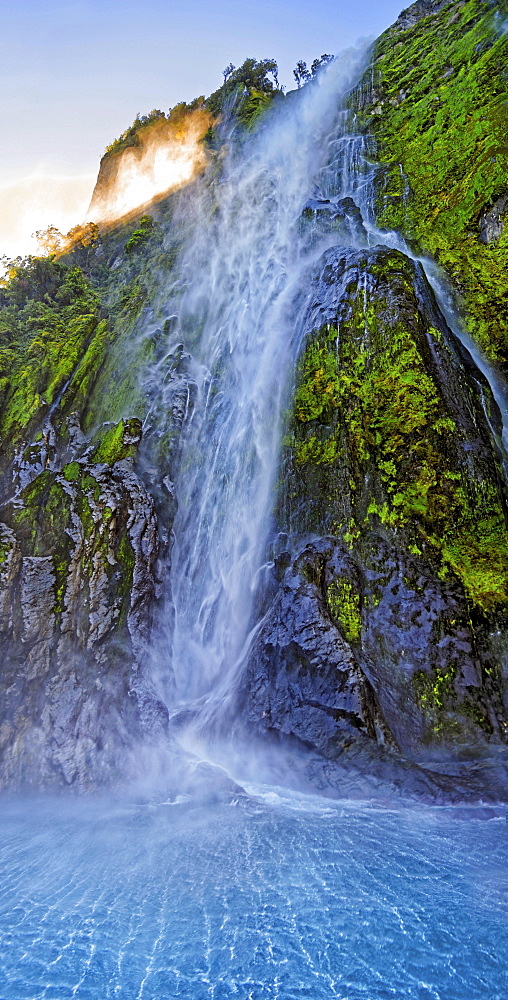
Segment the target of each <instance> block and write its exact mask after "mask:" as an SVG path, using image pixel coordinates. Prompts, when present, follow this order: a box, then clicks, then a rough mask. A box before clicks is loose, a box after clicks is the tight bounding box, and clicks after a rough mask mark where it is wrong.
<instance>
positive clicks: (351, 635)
mask: <svg viewBox="0 0 508 1000" xmlns="http://www.w3.org/2000/svg"><path fill="white" fill-rule="evenodd" d="M326 599H327V601H328V607H329V608H330V612H331V614H332V616H333V618H335V620H336V621H337V622H338V623H339V626H340V630H341V632H342V634H343V636H344V638H345V639H346V641H347V642H359V641H360V639H361V634H362V616H361V612H360V596H359V594H358V592H357V591H356V590H355V588H354V587H353V585H352V583H351V582H350V581H349V580H348V579H347V578H346V577H339V578H338V579H336V580H333V581H332V583H330V584H329V586H328V588H327V592H326Z"/></svg>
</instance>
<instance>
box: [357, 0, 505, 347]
mask: <svg viewBox="0 0 508 1000" xmlns="http://www.w3.org/2000/svg"><path fill="white" fill-rule="evenodd" d="M507 16H508V7H507V6H506V3H494V2H488V0H452V2H448V3H441V2H439V3H431V2H428V3H423V2H421V3H415V4H413V5H412V6H411V7H409V8H408V9H407V10H406V11H404V12H403V14H402V15H401V16H400V18H399V19H398V20H397V21H396V22H395V24H394V25H393V27H392V28H390V29H389V30H388V31H386V32H385V33H384V34H383V35H382V36H381V38H380V39H379V40H378V42H377V43H376V45H375V48H374V61H373V65H372V67H371V69H370V70H369V71H368V73H367V74H366V75H365V77H364V80H363V81H362V85H361V86H360V87H359V88H358V90H357V91H356V94H355V95H354V99H353V104H354V107H355V109H356V111H357V122H358V124H359V125H360V126H361V127H363V128H364V129H365V130H366V131H368V132H371V133H373V135H374V136H375V139H376V148H377V157H378V158H379V160H380V162H381V164H382V166H383V169H382V171H380V174H379V178H378V189H377V207H378V222H379V225H380V226H382V227H385V228H387V229H392V228H396V229H399V230H401V231H402V232H403V233H404V235H405V236H406V238H407V239H409V240H410V242H411V245H412V246H413V247H414V248H415V249H416V250H418V251H419V252H421V253H424V254H428V255H430V256H431V257H433V258H434V259H435V260H437V261H438V263H439V264H440V265H441V267H443V269H444V270H445V271H446V272H447V274H448V275H449V277H450V280H451V283H452V285H453V288H454V289H455V291H456V293H457V294H458V304H459V306H460V307H461V309H462V310H463V312H464V316H465V321H466V325H467V327H468V329H469V331H470V332H471V335H472V336H473V337H474V339H475V340H476V341H477V342H478V343H479V344H480V346H481V347H482V349H483V350H484V351H485V352H486V353H487V354H488V355H489V356H490V357H491V358H492V359H494V360H496V361H497V362H498V363H500V364H501V365H503V366H506V359H507V352H508V301H507V293H506V272H507V270H508V225H507V224H506V221H505V220H506V212H507V204H508V202H507V200H506V199H507V196H508V187H507V180H506V178H507V176H508V149H507V146H506V136H507V134H508V105H507V102H506V92H507V85H508V78H507V68H506V67H507V65H508V34H507V32H506V18H507Z"/></svg>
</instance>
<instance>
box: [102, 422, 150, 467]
mask: <svg viewBox="0 0 508 1000" xmlns="http://www.w3.org/2000/svg"><path fill="white" fill-rule="evenodd" d="M140 437H141V422H140V421H139V420H136V419H135V418H131V419H130V420H120V422H119V423H118V424H116V426H115V427H110V428H109V429H108V430H107V431H106V432H105V433H104V434H103V435H102V438H101V441H100V443H99V445H98V446H97V448H96V449H95V451H94V453H93V461H94V462H107V464H108V465H113V464H114V463H115V462H120V461H121V460H122V459H125V458H130V457H132V456H134V455H136V452H137V442H139V439H140Z"/></svg>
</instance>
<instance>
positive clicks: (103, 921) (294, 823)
mask: <svg viewBox="0 0 508 1000" xmlns="http://www.w3.org/2000/svg"><path fill="white" fill-rule="evenodd" d="M489 816H491V817H492V821H489V820H488V817H489ZM479 817H481V818H479ZM506 838H507V827H506V824H505V823H504V818H503V821H502V820H501V817H500V816H499V814H498V813H497V814H496V813H495V812H492V813H487V814H481V813H479V812H478V813H476V812H475V811H474V810H471V811H469V812H467V813H465V814H464V813H461V812H459V811H457V810H453V809H449V810H446V809H425V808H419V809H400V810H398V811H396V810H393V811H390V810H386V809H385V810H381V809H377V808H370V807H368V806H367V805H362V804H358V803H356V804H349V803H338V804H337V805H333V804H332V805H331V804H330V802H326V803H322V802H320V800H318V799H316V800H314V799H312V798H305V797H298V796H284V795H282V794H280V793H278V792H277V791H276V790H272V791H270V790H264V791H263V790H262V791H261V795H260V796H258V798H257V800H256V802H252V803H251V804H250V805H247V806H241V807H232V806H228V805H217V806H214V807H207V808H204V807H189V806H183V805H182V806H178V807H176V808H175V807H174V806H171V807H170V806H169V804H161V805H159V806H158V807H154V806H153V805H152V806H147V805H144V806H139V805H138V806H136V805H130V806H118V805H117V806H107V805H105V804H94V805H90V804H89V805H87V806H86V807H85V806H77V805H73V806H69V805H67V804H66V805H62V803H58V804H55V803H48V802H47V801H46V802H33V801H32V802H30V803H28V802H25V803H23V802H4V804H3V810H2V818H1V820H0V863H1V893H0V954H1V955H2V962H1V965H0V998H1V1000H24V998H27V1000H39V998H40V1000H42V998H44V1000H67V998H71V997H77V998H79V1000H88V998H90V1000H105V998H121V1000H159V998H160V1000H162V998H164V1000H171V998H173V997H182V998H188V1000H201V998H203V1000H204V998H214V1000H222V998H230V997H231V998H232V997H237V998H241V1000H247V998H252V1000H265V998H280V1000H300V998H304V997H305V998H311V1000H328V998H341V1000H360V998H365V1000H385V998H396V1000H409V998H411V1000H412V998H415V1000H427V998H428V1000H483V998H485V1000H505V997H506V995H507V992H506V991H507V988H508V982H507V976H506V967H507V965H508V962H507V958H508V949H507V943H508V933H507V927H508V904H507V894H506V882H507V878H506V869H505V867H504V862H505V851H506Z"/></svg>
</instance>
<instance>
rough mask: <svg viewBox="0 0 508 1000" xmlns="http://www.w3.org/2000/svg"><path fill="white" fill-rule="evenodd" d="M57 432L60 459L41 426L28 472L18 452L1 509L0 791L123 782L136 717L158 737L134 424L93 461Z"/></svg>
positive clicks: (73, 430) (116, 430)
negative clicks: (16, 484)
mask: <svg viewBox="0 0 508 1000" xmlns="http://www.w3.org/2000/svg"><path fill="white" fill-rule="evenodd" d="M67 425H68V429H69V431H70V435H69V442H68V443H67V445H66V446H65V447H64V448H63V449H62V448H60V447H59V442H58V437H57V435H56V434H55V432H54V430H53V428H52V426H51V425H49V424H48V425H46V428H45V434H44V435H43V436H42V439H41V442H40V445H38V444H34V445H32V447H31V449H30V451H31V463H29V462H28V458H27V455H26V450H25V458H24V461H23V463H22V470H21V471H22V475H21V477H19V476H18V479H19V478H21V489H20V490H19V491H18V492H17V493H16V494H15V496H14V498H13V499H11V501H10V502H8V503H7V505H4V507H3V510H2V517H3V523H2V524H1V525H0V533H1V545H2V562H1V565H0V607H1V621H0V650H1V656H2V661H3V669H2V675H1V681H0V684H1V692H2V697H1V722H0V733H1V751H2V763H1V767H0V786H1V787H11V786H19V785H24V784H35V785H44V786H51V785H59V784H62V783H65V784H68V785H75V786H77V787H79V788H80V789H84V788H87V787H90V786H93V785H97V784H100V783H102V782H104V781H105V780H108V779H111V778H112V777H113V776H118V775H119V774H121V773H122V770H123V768H124V766H125V760H126V754H127V751H128V749H129V748H132V747H133V745H134V744H135V743H136V741H137V740H139V739H141V737H142V736H143V735H144V733H143V729H144V719H145V718H146V716H147V714H151V717H152V718H151V724H150V728H151V729H152V735H157V727H155V726H153V725H152V723H153V722H154V720H155V717H158V719H159V730H160V727H161V725H162V728H163V727H164V714H165V713H164V709H163V707H162V705H161V704H160V703H158V702H157V699H156V698H155V696H154V695H153V694H151V693H150V689H149V683H148V679H147V676H146V665H147V660H148V643H149V640H150V635H151V625H152V621H153V614H154V609H155V607H156V604H157V600H158V597H159V596H160V583H159V580H158V577H157V560H158V558H159V554H160V553H159V549H160V542H159V535H158V527H157V518H156V512H155V507H154V502H153V500H152V498H151V497H150V496H149V494H148V493H147V491H146V488H145V487H144V485H143V484H142V482H141V480H140V479H139V477H138V476H137V475H136V473H135V472H134V469H133V455H132V452H133V451H134V450H135V449H136V447H137V444H138V443H139V438H140V425H139V421H132V420H131V421H122V422H121V424H120V425H119V426H118V427H116V426H113V427H111V428H109V429H107V430H106V432H105V433H104V434H103V435H102V442H101V443H99V444H98V446H97V447H96V448H93V446H90V445H87V442H86V441H85V439H84V437H83V435H82V434H81V432H80V430H79V426H78V423H77V418H76V416H75V415H73V416H72V418H69V420H68V421H67ZM48 440H52V441H53V449H52V454H51V460H49V458H48V444H47V442H48ZM73 445H74V447H76V446H77V452H76V453H75V455H74V456H73V455H72V454H69V452H71V453H72V451H73V447H72V446H73ZM101 458H104V459H105V460H104V461H101V460H100V459H101ZM69 459H70V460H69ZM43 466H44V467H43ZM18 472H19V469H18ZM122 757H123V760H122Z"/></svg>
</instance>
